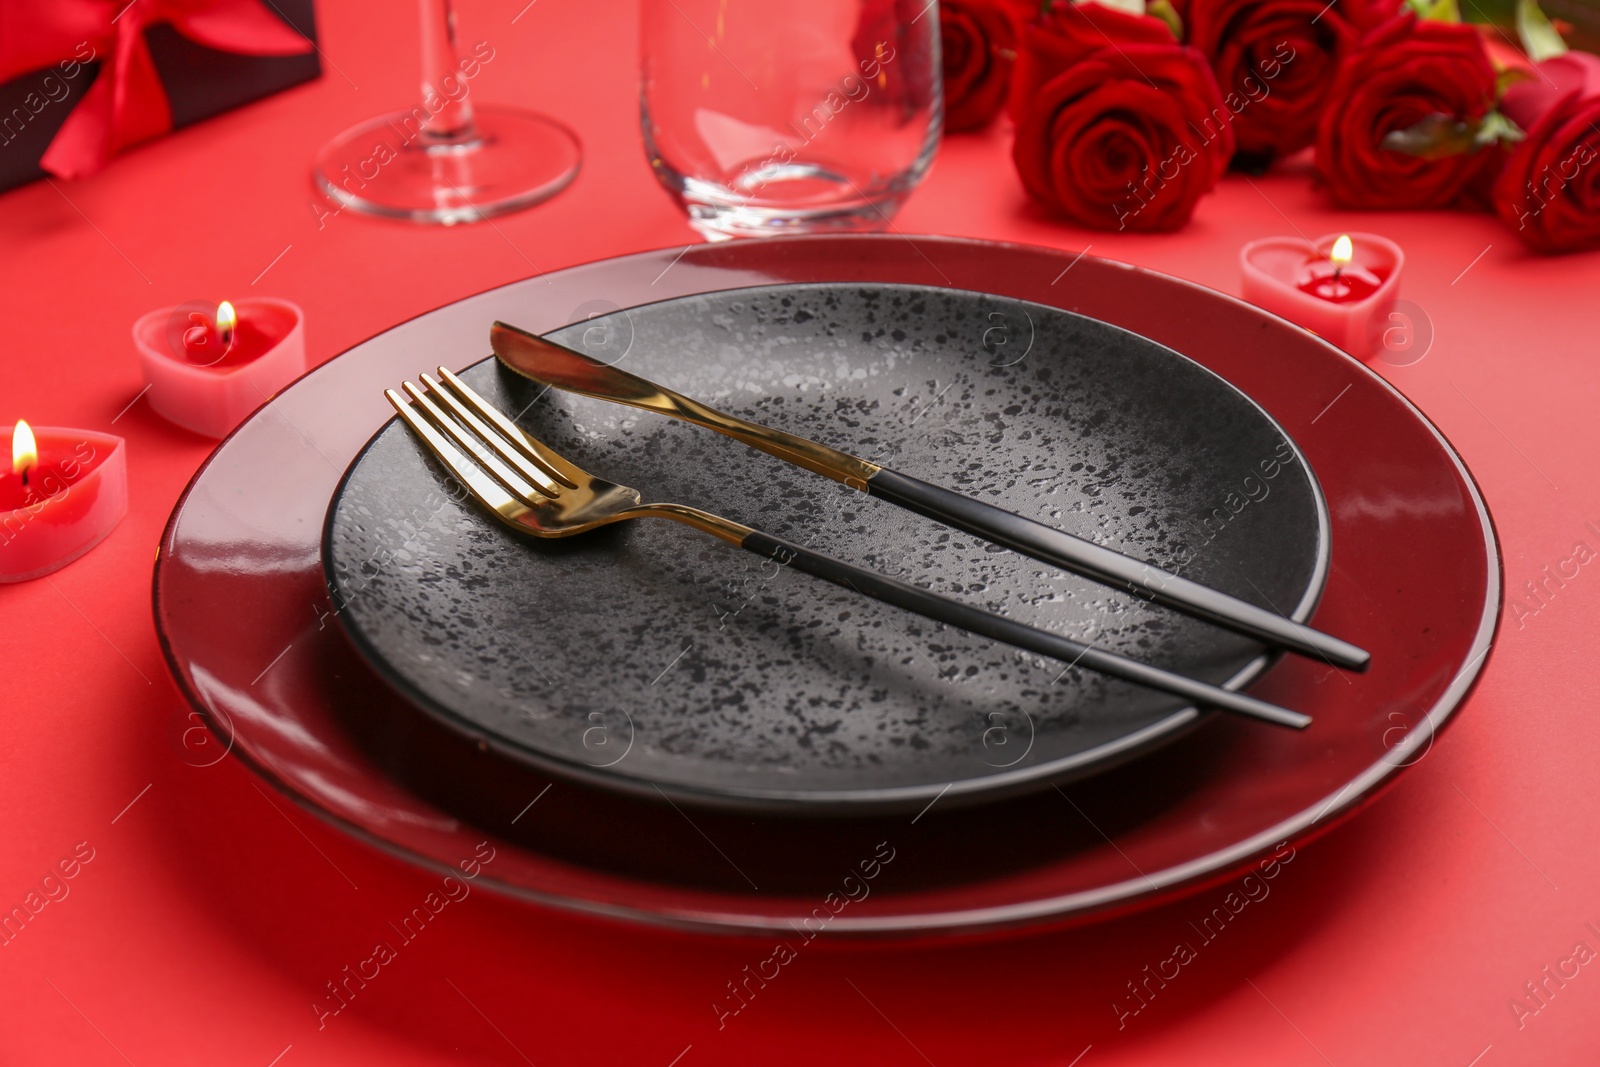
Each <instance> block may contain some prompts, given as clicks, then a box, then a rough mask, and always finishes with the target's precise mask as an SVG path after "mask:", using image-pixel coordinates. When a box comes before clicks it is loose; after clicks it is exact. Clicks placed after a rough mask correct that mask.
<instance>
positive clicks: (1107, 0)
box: [1073, 0, 1144, 15]
mask: <svg viewBox="0 0 1600 1067" xmlns="http://www.w3.org/2000/svg"><path fill="white" fill-rule="evenodd" d="M1073 2H1074V3H1091V4H1099V5H1101V6H1102V7H1110V8H1115V9H1116V10H1118V11H1126V12H1127V13H1128V14H1130V15H1142V14H1144V0H1073Z"/></svg>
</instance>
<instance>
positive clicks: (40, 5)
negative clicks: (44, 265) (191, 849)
mask: <svg viewBox="0 0 1600 1067" xmlns="http://www.w3.org/2000/svg"><path fill="white" fill-rule="evenodd" d="M315 41H316V23H315V18H314V12H313V0H270V3H264V2H263V0H47V2H41V0H0V189H9V188H12V187H13V186H17V185H22V184H24V183H25V182H30V181H33V180H35V179H37V178H40V177H43V176H44V175H46V174H51V175H54V176H57V177H62V178H81V177H85V176H87V175H89V174H93V173H94V172H95V171H97V170H99V169H101V168H102V167H104V166H105V165H106V164H107V163H108V162H110V161H111V159H112V158H113V157H114V156H115V155H116V154H117V153H118V152H120V151H121V150H122V149H124V148H127V147H129V146H131V145H134V144H138V143H139V142H141V141H146V140H149V139H150V138H153V137H159V136H161V135H162V134H164V133H167V132H168V131H170V130H174V129H178V128H181V127H184V126H190V125H193V124H194V123H196V122H199V121H200V120H202V119H206V118H210V117H211V116H213V115H217V114H220V113H222V112H224V111H228V110H230V109H232V108H236V107H239V106H240V105H241V104H246V103H249V102H250V101H252V100H258V99H260V98H261V97H264V96H267V95H269V94H271V93H275V92H278V91H279V90H282V89H286V88H288V87H289V86H291V85H298V84H300V83H301V82H305V81H309V80H311V79H312V78H315V77H317V76H318V75H319V74H321V72H322V67H321V64H320V63H319V61H318V54H317V50H316V44H315Z"/></svg>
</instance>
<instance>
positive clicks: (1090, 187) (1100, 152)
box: [1012, 3, 1234, 230]
mask: <svg viewBox="0 0 1600 1067" xmlns="http://www.w3.org/2000/svg"><path fill="white" fill-rule="evenodd" d="M1013 80H1014V83H1015V84H1014V86H1013V91H1012V110H1013V114H1014V116H1015V118H1016V121H1017V134H1016V142H1015V145H1014V147H1013V157H1014V159H1015V160H1016V164H1017V172H1018V174H1020V175H1021V177H1022V184H1023V186H1024V187H1025V188H1026V189H1027V190H1028V192H1029V194H1030V195H1032V196H1033V197H1034V198H1036V199H1038V200H1039V201H1041V202H1042V203H1044V204H1045V205H1047V206H1049V207H1052V208H1054V209H1056V210H1057V211H1060V212H1061V213H1062V214H1064V215H1066V216H1068V217H1069V218H1071V219H1073V220H1074V221H1076V222H1079V223H1081V224H1083V225H1085V226H1093V227H1097V228H1101V229H1117V230H1123V229H1126V230H1171V229H1176V228H1177V227H1179V226H1182V225H1183V224H1184V223H1185V222H1187V221H1188V220H1189V216H1190V215H1191V214H1192V213H1193V211H1194V206H1195V203H1196V202H1197V201H1198V200H1199V199H1200V197H1201V196H1202V195H1203V194H1205V193H1206V192H1208V191H1210V189H1211V188H1212V186H1214V185H1215V184H1216V182H1217V179H1218V178H1219V177H1221V176H1222V172H1223V171H1224V170H1226V169H1227V166H1228V160H1229V158H1230V157H1232V155H1233V148H1234V142H1233V131H1232V129H1231V126H1230V121H1229V119H1230V116H1229V113H1228V110H1227V108H1226V107H1224V106H1223V103H1222V93H1221V92H1220V91H1219V90H1218V89H1217V82H1216V79H1215V78H1214V77H1213V76H1212V74H1211V68H1210V67H1208V66H1207V65H1206V62H1205V57H1204V56H1202V55H1201V54H1200V53H1199V52H1197V51H1195V50H1194V49H1192V48H1187V47H1184V46H1182V45H1179V44H1177V43H1176V42H1175V41H1174V40H1173V38H1172V33H1171V31H1170V30H1168V29H1167V28H1166V25H1165V24H1164V23H1162V22H1161V21H1160V20H1158V19H1153V18H1143V17H1139V16H1132V15H1127V14H1124V13H1122V12H1119V11H1114V10H1112V9H1110V8H1105V7H1101V6H1100V5H1098V4H1093V3H1089V4H1081V5H1078V4H1074V5H1069V6H1066V7H1061V8H1057V9H1056V10H1054V11H1052V12H1051V13H1050V14H1049V15H1047V16H1046V17H1044V18H1042V19H1040V20H1038V21H1036V22H1033V23H1029V24H1028V25H1026V26H1024V27H1023V30H1022V39H1021V51H1020V53H1019V55H1018V59H1017V71H1016V74H1015V76H1014V79H1013Z"/></svg>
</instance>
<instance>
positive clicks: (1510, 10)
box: [1461, 0, 1517, 30]
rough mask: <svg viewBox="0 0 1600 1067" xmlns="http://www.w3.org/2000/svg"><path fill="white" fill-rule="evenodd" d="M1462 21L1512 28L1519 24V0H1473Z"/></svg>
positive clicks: (1462, 14)
mask: <svg viewBox="0 0 1600 1067" xmlns="http://www.w3.org/2000/svg"><path fill="white" fill-rule="evenodd" d="M1461 21H1463V22H1476V23H1479V24H1481V25H1485V26H1496V27H1499V28H1500V29H1504V30H1512V29H1514V28H1515V27H1516V24H1517V0H1471V3H1469V4H1467V9H1466V10H1465V11H1463V12H1462V13H1461Z"/></svg>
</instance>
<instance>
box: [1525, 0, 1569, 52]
mask: <svg viewBox="0 0 1600 1067" xmlns="http://www.w3.org/2000/svg"><path fill="white" fill-rule="evenodd" d="M1517 36H1518V37H1520V38H1521V39H1522V50H1523V51H1524V52H1527V53H1528V58H1529V59H1531V60H1533V61H1534V62H1535V63H1541V62H1543V61H1544V60H1546V59H1549V58H1551V57H1552V56H1559V55H1560V54H1561V53H1563V52H1565V51H1566V50H1567V42H1566V41H1563V40H1562V39H1561V34H1560V33H1559V32H1558V31H1557V30H1556V28H1555V27H1554V26H1552V25H1551V24H1550V20H1549V19H1548V18H1546V17H1545V13H1544V12H1543V11H1541V10H1540V9H1539V3H1538V0H1517Z"/></svg>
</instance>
